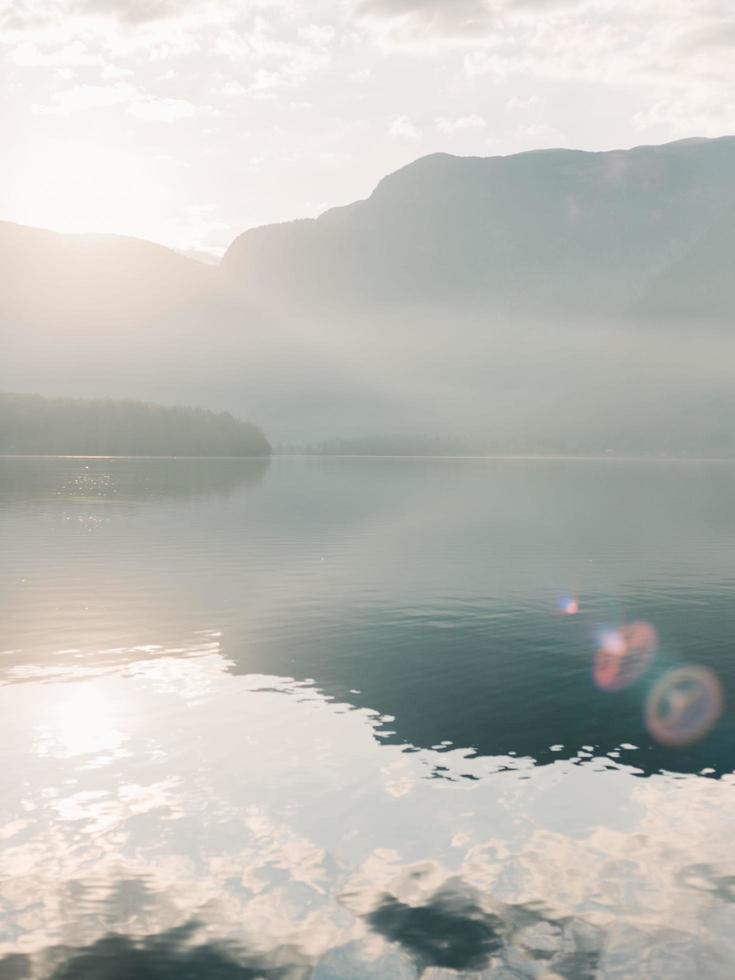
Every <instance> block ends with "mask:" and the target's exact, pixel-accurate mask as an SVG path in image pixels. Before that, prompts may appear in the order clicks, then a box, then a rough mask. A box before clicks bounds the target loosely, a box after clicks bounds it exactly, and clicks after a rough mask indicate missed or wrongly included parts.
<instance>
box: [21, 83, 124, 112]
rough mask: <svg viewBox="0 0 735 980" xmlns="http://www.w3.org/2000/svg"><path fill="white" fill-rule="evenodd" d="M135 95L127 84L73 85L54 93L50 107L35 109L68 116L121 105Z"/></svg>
mask: <svg viewBox="0 0 735 980" xmlns="http://www.w3.org/2000/svg"><path fill="white" fill-rule="evenodd" d="M137 95H138V92H137V89H136V88H135V86H133V85H131V84H130V83H129V82H118V83H117V84H116V85H86V84H84V85H74V86H73V87H72V88H67V89H63V90H62V91H61V92H56V94H55V95H54V96H53V98H52V100H51V104H50V105H46V106H37V109H38V111H40V112H47V113H52V114H56V115H60V116H68V115H73V114H74V113H77V112H87V111H88V110H90V109H103V108H109V107H110V106H115V105H123V104H125V103H128V102H130V101H131V100H132V99H134V98H136V97H137Z"/></svg>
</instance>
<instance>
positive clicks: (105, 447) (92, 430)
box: [0, 393, 271, 456]
mask: <svg viewBox="0 0 735 980" xmlns="http://www.w3.org/2000/svg"><path fill="white" fill-rule="evenodd" d="M270 452H271V447H270V444H269V442H268V440H267V439H266V437H265V435H264V434H263V432H262V430H261V429H260V428H258V426H256V425H253V424H252V423H250V422H244V421H242V420H241V419H238V418H235V417H234V416H233V415H231V414H230V413H229V412H211V411H208V410H206V409H202V408H191V407H187V406H164V405H156V404H151V403H148V402H138V401H114V400H112V399H76V398H46V397H44V396H41V395H27V394H12V393H0V455H11V454H12V455H41V456H42V455H69V456H269V455H270Z"/></svg>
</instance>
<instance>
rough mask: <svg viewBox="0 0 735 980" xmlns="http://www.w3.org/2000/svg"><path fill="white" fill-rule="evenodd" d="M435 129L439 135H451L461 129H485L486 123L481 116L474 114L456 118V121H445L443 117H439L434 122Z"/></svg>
mask: <svg viewBox="0 0 735 980" xmlns="http://www.w3.org/2000/svg"><path fill="white" fill-rule="evenodd" d="M436 128H437V129H438V130H439V132H440V133H446V134H447V135H451V134H452V133H456V132H458V131H460V130H462V129H486V128H487V123H486V122H485V120H484V119H483V118H482V116H478V115H474V114H473V115H471V116H458V117H457V118H456V119H447V118H446V117H445V116H439V118H438V119H437V120H436Z"/></svg>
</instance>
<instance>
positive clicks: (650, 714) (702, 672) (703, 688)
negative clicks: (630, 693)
mask: <svg viewBox="0 0 735 980" xmlns="http://www.w3.org/2000/svg"><path fill="white" fill-rule="evenodd" d="M724 705H725V696H724V693H723V690H722V684H721V683H720V680H719V678H718V677H717V675H716V674H715V673H714V672H713V671H711V670H710V669H709V668H708V667H679V668H677V669H676V670H671V671H669V673H668V674H664V676H663V677H662V678H661V679H660V680H659V681H658V682H657V683H656V684H655V685H654V687H653V689H652V690H651V693H650V694H649V696H648V700H647V702H646V713H645V721H646V728H647V729H648V731H649V732H650V733H651V735H652V736H653V737H654V738H655V739H656V741H657V742H660V743H661V744H662V745H668V746H672V747H679V746H682V745H691V744H692V743H694V742H698V741H700V739H702V738H704V736H705V735H707V734H708V733H709V732H710V731H711V730H712V729H713V728H714V726H715V724H716V723H717V720H718V718H719V717H720V715H721V714H722V709H723V707H724Z"/></svg>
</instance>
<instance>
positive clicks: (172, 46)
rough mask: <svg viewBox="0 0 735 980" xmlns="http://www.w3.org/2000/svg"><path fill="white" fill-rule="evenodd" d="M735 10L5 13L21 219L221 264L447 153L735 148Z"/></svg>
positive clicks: (150, 5) (6, 202) (196, 1)
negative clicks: (260, 239) (689, 141)
mask: <svg viewBox="0 0 735 980" xmlns="http://www.w3.org/2000/svg"><path fill="white" fill-rule="evenodd" d="M734 38H735V19H734V18H733V11H732V5H731V4H728V3H724V2H718V0H708V2H706V3H701V4H696V5H692V4H691V3H688V2H683V0H649V2H647V3H644V4H641V3H636V2H633V0H619V2H616V3H610V2H609V0H547V2H532V0H487V2H483V0H444V2H442V0H431V2H428V0H425V2H421V0H314V2H309V3H303V2H294V0H290V2H273V0H156V2H142V0H0V72H1V73H2V74H1V75H0V79H1V81H2V86H3V91H4V93H5V94H4V99H3V100H2V103H0V122H1V123H2V126H3V128H4V130H5V132H6V133H12V134H13V136H12V139H6V142H5V146H4V150H3V153H2V156H1V157H0V188H1V189H0V217H1V218H3V219H5V220H10V221H16V222H18V223H20V224H27V225H34V226H37V227H47V228H51V229H54V230H59V231H65V232H78V231H103V232H113V233H118V234H125V235H133V236H138V237H141V238H147V239H150V240H152V241H157V242H160V243H164V244H167V245H170V246H172V247H175V248H180V249H187V250H188V249H192V250H198V251H204V252H207V253H211V254H215V255H218V254H221V253H222V252H223V251H224V249H225V248H226V247H227V246H228V245H229V244H230V242H231V241H232V240H233V239H234V238H235V236H236V235H237V234H238V233H240V232H241V231H243V230H244V229H246V228H249V227H252V226H255V225H260V224H265V223H270V222H273V221H283V220H290V219H293V218H297V217H304V216H314V215H316V214H318V213H320V212H322V211H324V210H325V209H327V208H328V207H330V206H332V205H338V204H346V203H348V202H350V201H352V200H356V199H359V198H363V197H366V196H367V195H368V194H369V193H370V192H371V191H372V189H373V188H374V186H375V185H376V184H377V182H378V181H379V179H380V178H381V177H382V176H383V175H384V174H386V173H388V172H390V171H393V170H395V169H397V168H398V167H400V166H402V165H404V164H406V163H408V162H409V161H411V160H413V159H415V158H417V157H420V156H422V155H425V154H428V153H432V152H435V151H440V150H441V151H446V152H450V153H455V154H459V155H478V156H489V155H495V154H506V153H513V152H518V151H521V150H526V149H534V148H539V147H548V146H568V147H575V148H579V149H610V148H614V147H629V146H632V145H635V144H642V143H658V142H666V141H667V140H671V139H676V138H679V137H682V136H693V135H698V136H718V135H723V134H726V133H730V132H735V99H733V96H732V92H733V84H734V83H735V59H734V58H733V56H732V55H733V44H734V43H735V41H734V40H733V39H734Z"/></svg>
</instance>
